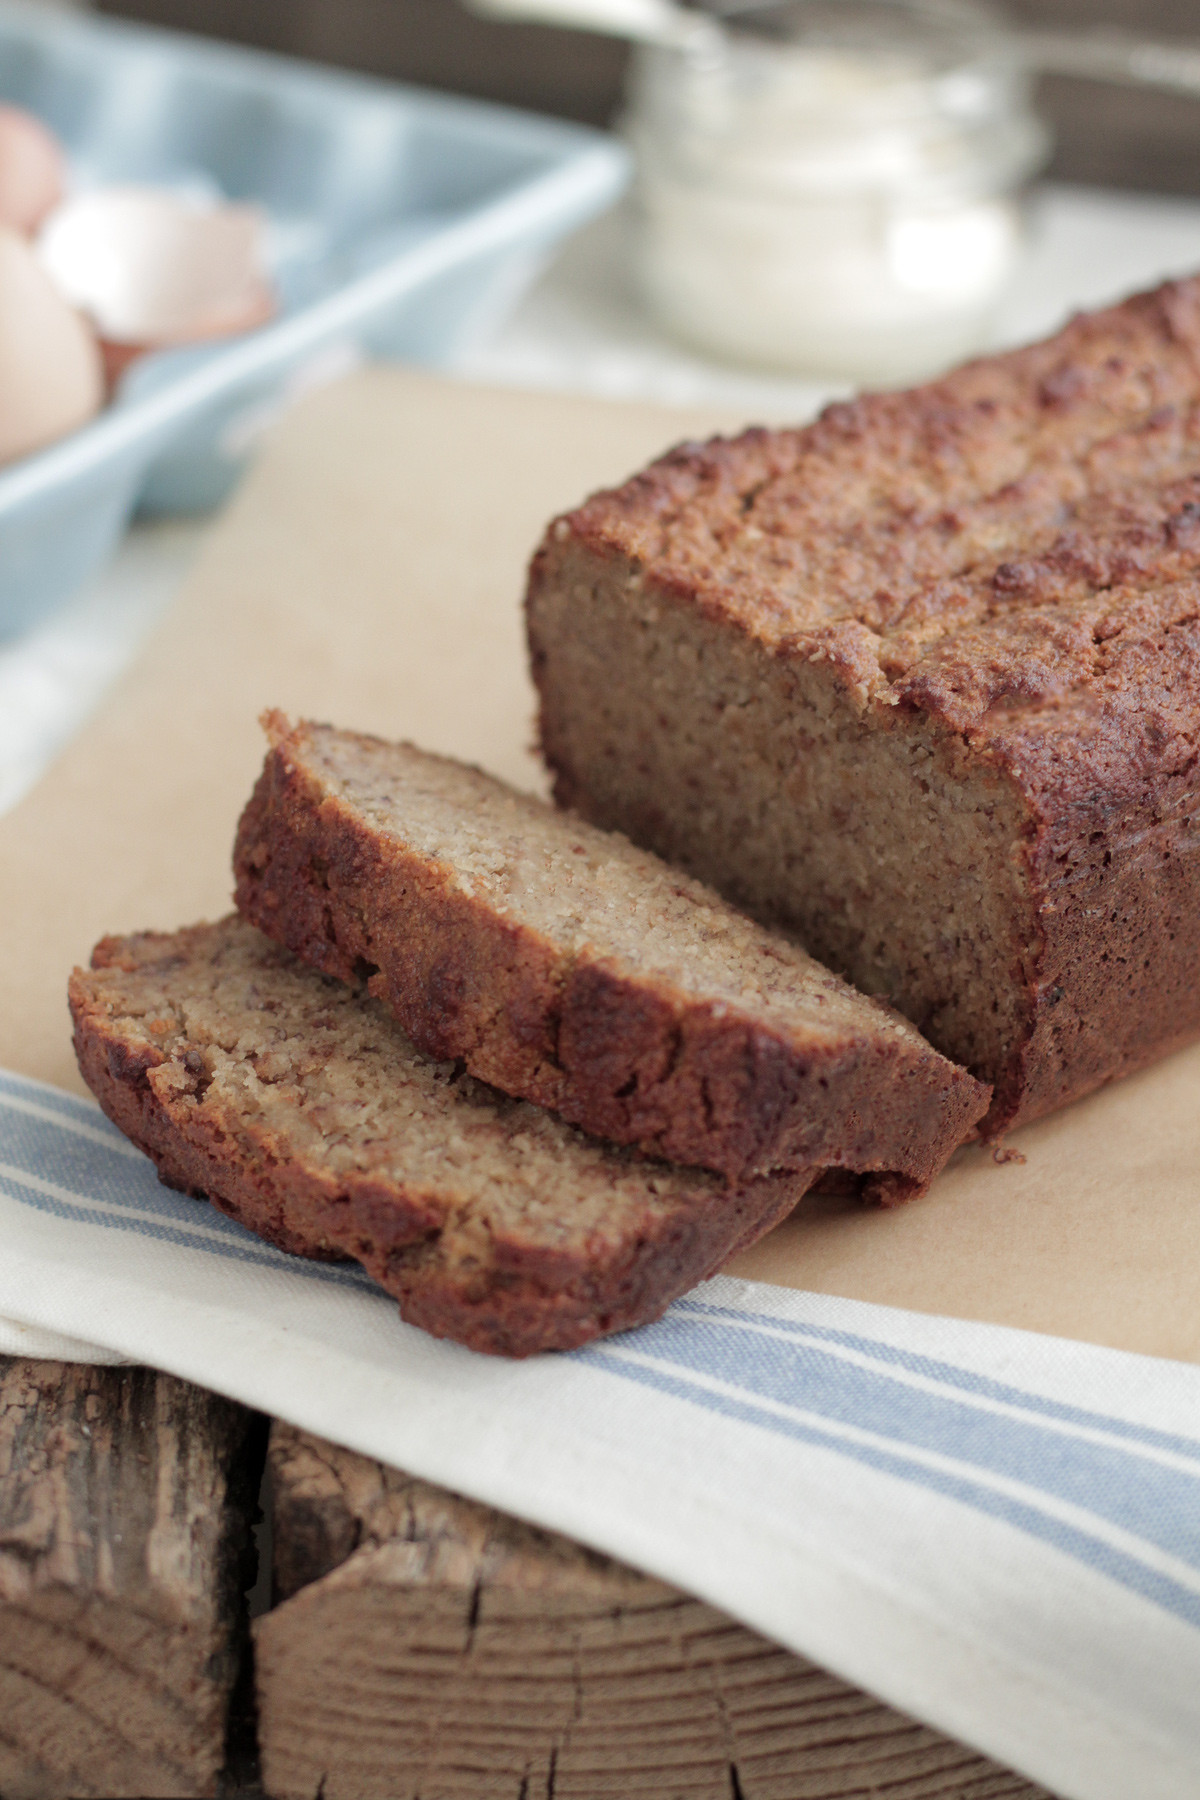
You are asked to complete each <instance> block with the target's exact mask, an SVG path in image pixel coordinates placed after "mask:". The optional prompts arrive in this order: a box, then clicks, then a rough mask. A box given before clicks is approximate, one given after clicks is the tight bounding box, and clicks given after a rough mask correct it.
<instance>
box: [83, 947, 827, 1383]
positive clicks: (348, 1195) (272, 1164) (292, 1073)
mask: <svg viewBox="0 0 1200 1800" xmlns="http://www.w3.org/2000/svg"><path fill="white" fill-rule="evenodd" d="M70 999H71V1011H72V1014H73V1017H74V1020H75V1048H76V1054H77V1055H78V1058H79V1066H80V1068H81V1069H82V1071H83V1075H84V1079H85V1080H86V1081H87V1083H88V1085H89V1087H91V1089H92V1091H93V1093H95V1095H96V1097H97V1098H98V1100H99V1101H100V1104H101V1106H102V1107H103V1108H104V1110H105V1112H106V1113H107V1114H108V1116H109V1117H110V1118H111V1119H112V1120H113V1121H114V1122H115V1123H116V1124H117V1125H118V1126H120V1128H121V1130H122V1131H124V1132H125V1133H126V1134H127V1135H128V1136H129V1137H130V1138H132V1139H133V1141H134V1143H136V1144H138V1145H139V1146H140V1147H141V1148H142V1149H143V1150H145V1151H146V1153H147V1154H148V1155H149V1156H151V1157H152V1158H153V1160H154V1162H155V1163H156V1164H157V1166H158V1171H159V1174H160V1175H161V1177H162V1179H163V1180H164V1181H165V1182H167V1183H168V1184H169V1185H170V1186H172V1187H177V1188H182V1189H183V1190H184V1191H185V1192H187V1193H192V1194H196V1195H200V1196H204V1195H206V1196H207V1197H208V1198H209V1199H211V1200H212V1201H213V1202H214V1204H215V1205H217V1206H218V1207H220V1209H221V1210H222V1211H223V1212H226V1213H229V1214H231V1215H232V1217H234V1218H235V1219H239V1220H241V1222H242V1223H243V1224H244V1225H247V1226H249V1228H250V1229H251V1230H252V1231H254V1232H257V1233H258V1235H259V1236H260V1237H264V1238H266V1239H268V1240H269V1241H270V1242H271V1243H274V1244H277V1245H279V1246H280V1247H281V1248H283V1249H285V1250H291V1251H295V1252H298V1253H299V1254H301V1255H304V1256H314V1257H323V1258H326V1259H330V1260H338V1259H344V1258H353V1259H355V1260H357V1261H358V1262H360V1263H361V1264H362V1265H363V1267H364V1268H365V1269H366V1270H367V1272H368V1273H369V1274H370V1275H371V1276H373V1277H374V1279H375V1280H376V1281H378V1282H379V1283H380V1284H381V1286H383V1287H384V1288H386V1289H387V1291H388V1292H389V1293H390V1294H393V1295H395V1297H396V1299H397V1300H399V1302H400V1311H401V1314H402V1315H403V1317H404V1318H406V1319H408V1320H410V1321H411V1322H412V1323H413V1324H415V1325H420V1326H423V1327H424V1329H425V1330H426V1331H430V1332H432V1333H433V1334H434V1335H435V1336H437V1337H451V1338H457V1339H458V1340H459V1342H460V1343H464V1344H468V1345H470V1347H471V1348H472V1349H475V1350H485V1351H490V1352H493V1353H496V1354H500V1355H505V1356H527V1355H529V1354H531V1353H532V1352H534V1351H538V1350H551V1349H568V1348H570V1347H571V1346H573V1345H577V1344H582V1343H586V1342H587V1341H588V1340H589V1339H591V1338H595V1337H599V1336H601V1335H603V1334H604V1333H606V1332H612V1331H620V1330H623V1329H624V1328H626V1327H628V1326H632V1325H640V1324H642V1323H644V1322H645V1321H646V1320H648V1319H653V1318H657V1316H658V1315H659V1314H660V1313H661V1312H662V1311H663V1309H664V1308H665V1307H666V1306H667V1305H668V1304H669V1302H670V1301H671V1300H673V1299H674V1298H675V1297H676V1295H678V1294H680V1293H682V1292H683V1291H684V1290H685V1289H686V1288H689V1287H692V1286H693V1285H694V1284H695V1283H696V1282H698V1281H701V1280H703V1279H704V1277H705V1276H707V1275H709V1274H711V1273H712V1272H713V1270H714V1269H715V1268H717V1267H718V1266H719V1265H720V1263H722V1262H723V1261H724V1260H725V1259H726V1258H727V1257H728V1256H730V1255H731V1254H732V1253H733V1251H735V1250H737V1249H740V1248H741V1247H742V1246H744V1245H745V1244H748V1243H751V1242H753V1240H754V1239H755V1238H757V1237H758V1236H759V1235H760V1234H761V1233H762V1232H764V1231H766V1230H767V1229H768V1228H769V1227H770V1226H771V1225H773V1224H774V1223H775V1222H776V1221H777V1220H778V1219H780V1218H782V1217H784V1216H785V1215H786V1214H787V1213H788V1212H789V1211H790V1210H791V1208H792V1207H793V1206H794V1204H795V1202H796V1201H797V1200H798V1199H799V1198H800V1196H801V1195H802V1194H803V1193H804V1191H805V1189H806V1187H807V1186H808V1184H809V1177H808V1174H807V1173H805V1174H799V1173H798V1174H792V1175H787V1176H776V1177H770V1178H766V1179H763V1180H758V1181H750V1182H746V1183H744V1184H742V1185H741V1186H740V1187H738V1188H737V1189H732V1188H731V1187H729V1186H728V1185H727V1184H726V1182H725V1181H724V1180H722V1179H721V1178H720V1177H719V1176H715V1175H713V1174H710V1173H708V1172H707V1171H704V1170H695V1169H679V1168H673V1167H670V1166H668V1165H666V1164H663V1163H654V1162H650V1161H648V1160H646V1159H645V1158H643V1157H641V1156H639V1155H638V1154H637V1153H636V1152H633V1151H629V1150H620V1149H616V1148H614V1147H613V1146H611V1145H607V1144H601V1143H596V1142H594V1141H593V1140H591V1139H589V1138H587V1137H585V1136H584V1135H583V1134H582V1133H581V1132H579V1131H577V1130H575V1129H574V1128H573V1127H571V1126H569V1125H566V1124H564V1123H563V1121H562V1120H560V1119H556V1118H553V1117H551V1116H550V1115H549V1114H547V1113H545V1112H543V1111H541V1110H540V1109H539V1108H537V1107H533V1106H529V1105H527V1104H525V1103H524V1102H521V1101H514V1100H512V1099H509V1098H508V1097H507V1096H505V1095H503V1094H498V1093H496V1092H495V1090H494V1089H492V1088H489V1087H486V1086H484V1085H483V1084H482V1083H481V1082H478V1081H475V1080H473V1079H472V1078H471V1076H469V1075H467V1074H465V1073H464V1072H463V1071H462V1068H461V1065H455V1064H453V1063H446V1062H441V1063H439V1062H433V1061H431V1059H430V1058H429V1057H427V1056H423V1055H422V1054H421V1053H420V1052H419V1051H417V1050H415V1049H414V1048H413V1046H412V1044H411V1043H409V1041H408V1039H407V1038H406V1037H405V1036H404V1034H403V1033H402V1032H401V1030H400V1029H399V1027H398V1026H397V1025H396V1023H395V1021H394V1020H393V1019H392V1018H391V1017H390V1016H389V1015H388V1014H387V1012H386V1011H385V1010H384V1008H383V1007H382V1006H380V1005H378V1004H377V1003H376V1002H374V1001H372V1000H370V999H368V998H367V997H366V995H365V994H363V993H362V992H361V990H356V989H355V988H353V987H351V986H348V985H346V984H344V983H342V982H340V981H336V980H332V979H330V978H328V977H324V976H321V975H319V974H317V973H316V972H315V971H314V970H313V969H310V968H309V967H308V966H307V965H306V964H304V963H302V962H300V961H299V960H298V959H297V958H295V957H294V956H292V955H290V954H289V952H288V951H286V950H284V949H281V948H280V947H279V946H278V945H277V944H273V943H271V942H270V941H269V940H268V939H267V938H265V937H263V936H262V934H261V933H260V932H258V931H255V930H254V929H253V927H252V926H250V925H247V924H246V923H245V922H244V921H243V920H242V919H239V918H237V917H230V918H228V919H225V920H223V921H222V922H221V923H220V924H217V925H196V926H193V927H191V928H190V929H188V930H184V931H177V932H175V933H173V934H171V935H159V934H157V933H149V932H147V933H142V934H139V935H137V936H134V937H126V938H105V939H104V940H103V941H102V942H101V943H100V944H99V945H98V946H97V948H96V950H95V952H94V955H93V959H92V968H91V969H90V970H83V969H77V970H76V971H75V973H74V975H73V977H72V979H71V986H70Z"/></svg>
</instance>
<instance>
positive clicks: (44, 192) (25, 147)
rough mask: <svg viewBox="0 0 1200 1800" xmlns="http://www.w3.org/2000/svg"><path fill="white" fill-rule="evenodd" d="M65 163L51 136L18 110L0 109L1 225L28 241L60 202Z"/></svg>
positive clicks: (59, 148) (55, 140) (63, 183)
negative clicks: (22, 234) (18, 233)
mask: <svg viewBox="0 0 1200 1800" xmlns="http://www.w3.org/2000/svg"><path fill="white" fill-rule="evenodd" d="M66 176H67V162H66V157H65V156H64V154H63V150H62V146H61V144H60V143H59V141H58V139H57V138H56V137H55V135H54V133H53V132H52V131H51V130H50V129H49V128H48V127H47V126H45V125H43V124H42V121H41V120H40V119H38V118H35V117H34V115H33V113H29V112H25V111H24V110H23V108H21V107H19V106H0V225H8V226H11V228H12V229H13V230H14V231H20V232H23V233H24V234H25V236H26V237H31V236H32V235H33V233H34V232H35V231H36V230H37V228H38V226H39V225H40V224H41V223H42V220H43V219H44V218H45V217H46V215H47V214H48V213H49V212H51V211H52V210H53V208H54V207H56V206H57V205H58V203H59V201H60V200H61V199H62V196H63V189H64V188H65V186H66Z"/></svg>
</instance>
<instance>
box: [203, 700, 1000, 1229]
mask: <svg viewBox="0 0 1200 1800" xmlns="http://www.w3.org/2000/svg"><path fill="white" fill-rule="evenodd" d="M264 722H265V723H266V724H267V727H268V731H269V734H270V737H271V748H270V750H269V752H268V754H267V758H266V761H265V764H264V767H263V771H262V774H261V776H260V778H259V781H258V783H257V785H256V788H255V791H254V794H253V796H252V798H251V800H250V802H249V804H248V806H247V808H246V810H245V812H244V814H243V816H242V820H241V823H240V825H239V828H238V834H237V841H236V845H235V849H234V872H235V876H236V881H237V887H236V895H235V898H236V902H237V905H238V908H239V910H240V911H241V913H242V914H243V916H244V917H246V918H248V919H250V920H251V921H252V922H253V923H254V924H255V925H257V926H258V927H259V929H260V930H263V931H265V932H266V933H267V934H268V935H269V936H271V937H273V938H275V939H276V940H277V941H279V942H280V943H283V944H286V945H287V947H288V948H289V949H290V950H292V951H293V952H295V953H296V954H297V955H299V956H301V957H303V958H304V960H305V961H307V962H309V963H310V964H312V965H313V966H314V967H316V968H319V969H321V970H323V971H324V972H325V973H327V974H330V975H335V976H338V977H340V978H341V979H343V980H350V979H353V978H354V977H355V976H356V975H359V976H361V975H363V974H369V980H368V987H369V990H370V992H371V993H372V994H373V995H374V996H375V997H376V998H379V999H381V1000H383V1001H384V1003H385V1004H386V1005H387V1006H388V1007H389V1009H390V1010H391V1011H392V1012H393V1013H394V1015H395V1016H396V1018H397V1019H398V1020H399V1021H400V1024H401V1025H402V1026H403V1028H404V1030H405V1031H406V1032H407V1033H408V1035H409V1036H410V1037H411V1038H412V1039H413V1041H414V1042H415V1043H417V1044H418V1045H419V1046H420V1047H421V1048H422V1049H423V1050H424V1051H426V1053H427V1054H429V1055H431V1056H436V1057H444V1058H462V1059H463V1060H464V1061H465V1062H466V1064H467V1067H468V1068H469V1069H470V1070H471V1072H472V1074H474V1075H476V1076H478V1077H479V1078H480V1079H481V1080H484V1081H488V1082H491V1083H493V1084H494V1085H495V1086H497V1087H499V1088H501V1089H503V1091H504V1092H506V1093H509V1094H514V1095H519V1096H521V1097H522V1098H524V1099H527V1100H531V1101H533V1102H535V1103H536V1104H538V1105H541V1106H545V1107H548V1108H550V1109H552V1110H553V1111H555V1112H557V1113H559V1114H560V1115H561V1116H562V1117H564V1118H566V1119H567V1120H569V1121H570V1122H571V1123H572V1124H575V1125H578V1126H579V1127H580V1128H581V1129H583V1130H585V1131H588V1132H592V1133H594V1134H595V1135H597V1136H602V1137H605V1138H608V1139H610V1140H612V1141H613V1142H616V1143H619V1144H631V1145H636V1146H637V1147H638V1148H639V1149H641V1150H642V1151H644V1152H645V1153H646V1154H648V1155H653V1156H661V1157H663V1158H665V1159H667V1160H669V1161H673V1162H678V1163H683V1164H688V1165H695V1166H698V1167H702V1168H708V1169H713V1170H716V1171H717V1172H719V1173H720V1174H722V1175H725V1176H726V1177H727V1178H728V1179H730V1180H733V1181H741V1180H743V1179H745V1178H746V1177H747V1176H748V1175H751V1174H755V1173H765V1172H767V1171H769V1170H775V1169H808V1168H812V1167H813V1166H825V1167H837V1168H844V1169H849V1170H853V1171H855V1172H857V1173H859V1174H861V1175H862V1176H863V1177H864V1192H865V1193H866V1194H867V1196H868V1197H870V1198H875V1199H880V1200H882V1201H884V1202H885V1203H891V1202H894V1201H899V1200H903V1199H906V1198H908V1197H909V1196H911V1195H912V1194H914V1193H918V1192H920V1191H921V1190H923V1189H924V1187H925V1186H927V1184H928V1182H929V1181H930V1179H931V1178H932V1177H933V1176H934V1175H935V1174H936V1173H937V1171H938V1170H939V1169H940V1168H941V1167H942V1166H943V1164H944V1163H945V1161H946V1159H947V1158H948V1156H949V1155H950V1154H951V1152H952V1151H953V1150H954V1148H955V1147H956V1146H957V1145H958V1144H959V1143H961V1142H962V1141H963V1139H964V1138H966V1137H967V1136H968V1135H969V1133H970V1131H971V1128H972V1126H973V1125H974V1123H975V1121H976V1120H977V1119H978V1118H979V1117H980V1116H981V1115H982V1114H983V1112H984V1111H985V1110H986V1106H987V1103H988V1098H989V1096H988V1093H987V1090H986V1089H985V1088H983V1087H982V1086H980V1085H979V1084H977V1083H975V1082H974V1081H972V1080H971V1079H970V1078H969V1077H968V1076H967V1075H966V1074H965V1073H964V1072H963V1071H962V1070H961V1069H958V1068H956V1067H955V1066H954V1065H953V1064H951V1063H948V1062H946V1061H945V1060H944V1059H942V1058H941V1057H938V1056H936V1055H934V1054H933V1053H932V1052H930V1051H929V1050H928V1047H927V1046H926V1045H924V1044H922V1043H920V1042H919V1041H918V1040H916V1039H915V1038H914V1037H913V1036H912V1035H911V1034H906V1035H905V1036H904V1037H900V1036H899V1035H898V1034H894V1035H891V1036H888V1035H887V1034H886V1033H885V1032H883V1031H881V1030H877V1031H876V1034H875V1036H874V1037H872V1036H871V1033H870V1030H869V1022H870V1016H871V1015H870V1014H869V1012H867V1009H864V1012H865V1013H866V1018H867V1023H865V1024H864V1027H863V1030H862V1032H861V1034H860V1035H859V1036H858V1037H857V1038H853V1037H847V1038H843V1039H842V1040H840V1041H834V1042H831V1043H827V1044H809V1045H797V1044H796V1043H795V1042H792V1041H789V1039H788V1037H787V1036H786V1034H785V1033H783V1032H782V1031H772V1030H770V1029H767V1028H766V1027H765V1026H764V1025H763V1023H762V1022H761V1021H759V1020H755V1019H753V1018H752V1017H750V1016H749V1015H748V1014H743V1015H741V1016H738V1014H737V1013H736V1011H735V1010H734V1009H732V1008H730V1007H729V1006H727V1005H723V1004H717V1003H715V1002H710V1001H705V1000H703V999H701V998H698V997H697V996H695V995H692V994H690V993H685V992H684V991H683V990H682V989H680V988H679V987H677V986H675V985H674V984H671V983H668V982H666V981H663V980H656V979H655V978H654V977H653V976H652V975H649V974H646V975H634V974H631V973H630V971H629V970H628V969H626V968H622V967H619V966H617V965H616V964H615V963H614V962H613V961H612V959H609V958H605V957H603V956H600V955H598V954H597V953H595V952H594V951H592V950H590V949H589V948H586V947H585V948H584V949H583V950H582V951H576V950H571V951H568V950H566V949H565V948H564V947H563V945H562V944H560V943H558V942H556V941H554V939H553V938H552V937H551V936H549V935H547V934H545V933H543V932H540V931H537V930H535V929H532V928H530V927H529V926H528V925H524V924H518V923H515V922H514V921H513V920H512V919H511V918H506V917H502V916H500V915H499V913H498V912H497V911H496V909H495V908H494V907H493V906H492V905H491V904H490V903H489V901H487V900H486V899H481V898H478V897H476V896H474V895H471V894H468V893H466V892H464V891H463V887H462V884H461V882H460V881H459V879H458V877H457V875H456V873H455V871H454V869H453V868H452V867H450V866H449V865H447V864H445V863H439V862H438V861H436V860H435V859H433V858H430V857H428V856H425V855H422V854H419V853H417V852H415V851H413V850H411V849H409V848H408V847H407V846H406V845H405V844H404V843H403V842H401V841H399V839H398V838H397V837H395V836H394V835H385V834H383V833H381V832H380V831H379V830H378V829H377V828H376V827H375V826H374V825H372V824H370V823H369V822H367V821H366V820H365V819H364V817H363V816H362V814H361V813H360V812H359V811H358V810H357V809H356V808H355V807H354V806H352V805H351V804H349V803H348V802H347V801H346V800H345V799H343V798H342V797H341V796H340V795H339V794H336V793H333V792H331V791H330V789H329V787H328V786H327V785H326V784H325V783H324V782H322V781H321V780H320V779H319V777H318V775H317V773H316V772H314V769H313V766H312V763H311V760H310V757H309V754H308V743H309V738H308V733H309V730H310V728H309V727H307V726H305V725H303V724H301V725H298V726H296V727H291V726H289V725H288V723H287V721H286V720H285V719H283V718H282V716H281V715H278V714H275V715H267V717H266V719H265V721H264ZM339 735H340V736H342V737H348V736H349V734H339Z"/></svg>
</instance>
